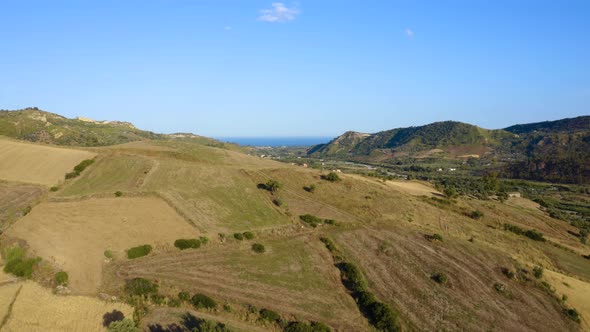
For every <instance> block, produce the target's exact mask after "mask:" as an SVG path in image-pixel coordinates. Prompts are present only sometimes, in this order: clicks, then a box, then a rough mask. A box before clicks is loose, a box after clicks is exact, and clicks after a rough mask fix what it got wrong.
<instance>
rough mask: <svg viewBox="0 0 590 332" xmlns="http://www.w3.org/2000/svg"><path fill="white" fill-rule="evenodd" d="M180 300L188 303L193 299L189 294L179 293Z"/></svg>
mask: <svg viewBox="0 0 590 332" xmlns="http://www.w3.org/2000/svg"><path fill="white" fill-rule="evenodd" d="M178 299H179V300H181V301H183V302H188V301H189V300H190V299H191V295H190V294H189V293H188V292H180V293H178Z"/></svg>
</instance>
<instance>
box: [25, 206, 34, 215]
mask: <svg viewBox="0 0 590 332" xmlns="http://www.w3.org/2000/svg"><path fill="white" fill-rule="evenodd" d="M31 210H33V208H32V207H30V206H27V207H26V208H24V209H23V216H26V215H27V214H29V213H31Z"/></svg>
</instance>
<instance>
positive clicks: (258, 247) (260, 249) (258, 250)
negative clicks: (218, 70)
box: [252, 243, 266, 254]
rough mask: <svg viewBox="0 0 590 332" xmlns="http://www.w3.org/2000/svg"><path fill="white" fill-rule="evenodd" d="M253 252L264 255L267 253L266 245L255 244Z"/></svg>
mask: <svg viewBox="0 0 590 332" xmlns="http://www.w3.org/2000/svg"><path fill="white" fill-rule="evenodd" d="M252 250H253V251H254V252H256V253H259V254H262V253H263V252H265V251H266V248H264V245H262V244H260V243H254V244H253V245H252Z"/></svg>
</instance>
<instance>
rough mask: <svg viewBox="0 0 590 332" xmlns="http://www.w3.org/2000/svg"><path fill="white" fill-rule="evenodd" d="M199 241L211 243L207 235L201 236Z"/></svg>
mask: <svg viewBox="0 0 590 332" xmlns="http://www.w3.org/2000/svg"><path fill="white" fill-rule="evenodd" d="M199 241H200V242H201V244H203V245H205V244H207V243H209V238H208V237H206V236H199Z"/></svg>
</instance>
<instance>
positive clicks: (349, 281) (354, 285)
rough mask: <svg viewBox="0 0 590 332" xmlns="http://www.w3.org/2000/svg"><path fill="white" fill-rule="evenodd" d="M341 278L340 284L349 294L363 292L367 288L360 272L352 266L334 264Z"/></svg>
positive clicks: (346, 263)
mask: <svg viewBox="0 0 590 332" xmlns="http://www.w3.org/2000/svg"><path fill="white" fill-rule="evenodd" d="M336 267H337V268H338V269H339V270H340V273H341V276H342V283H343V284H344V286H345V287H346V288H348V290H350V291H351V292H363V291H365V289H366V288H367V284H366V282H365V279H364V278H363V275H362V273H361V270H360V269H359V268H358V267H357V266H356V265H354V264H352V263H348V262H342V263H338V264H336Z"/></svg>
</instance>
